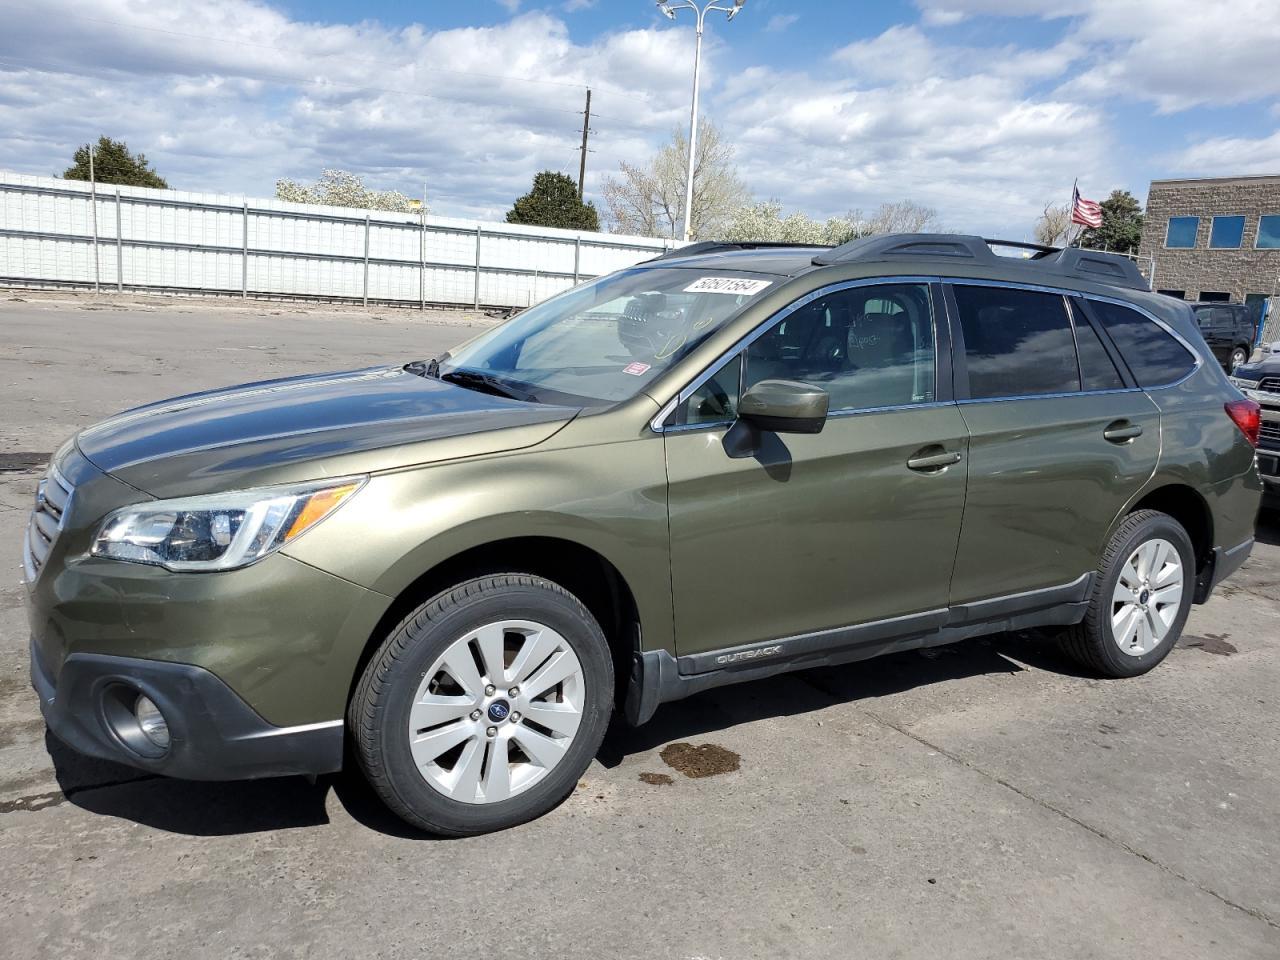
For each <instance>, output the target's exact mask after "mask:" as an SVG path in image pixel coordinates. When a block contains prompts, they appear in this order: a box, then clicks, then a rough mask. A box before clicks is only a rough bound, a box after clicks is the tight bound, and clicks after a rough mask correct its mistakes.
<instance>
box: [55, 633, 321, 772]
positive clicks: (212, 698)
mask: <svg viewBox="0 0 1280 960" xmlns="http://www.w3.org/2000/svg"><path fill="white" fill-rule="evenodd" d="M31 685H32V686H33V687H34V688H35V690H36V693H37V694H38V695H39V697H40V712H41V713H42V714H44V719H45V723H46V724H48V726H49V729H50V730H51V731H52V732H53V734H54V736H56V737H57V738H58V739H59V740H62V741H63V742H64V743H66V744H67V745H68V746H69V747H71V748H72V749H74V750H76V751H78V752H80V753H83V754H87V755H89V756H91V757H100V758H102V759H104V760H113V761H115V762H116V763H122V764H126V765H128V766H131V767H137V768H138V769H141V770H147V771H150V772H152V773H158V774H163V775H165V776H170V777H181V778H184V779H188V780H241V779H249V778H254V777H274V776H285V775H288V774H321V773H331V772H333V771H335V770H338V769H340V768H341V767H342V751H343V742H342V741H343V725H342V721H341V720H333V721H330V722H325V723H313V724H306V725H303V726H296V727H277V726H274V725H272V724H270V723H267V721H265V720H263V719H262V717H261V716H259V715H258V714H257V713H256V712H255V711H254V710H253V708H252V707H250V706H249V705H248V704H247V703H245V702H244V701H243V700H242V699H240V697H239V696H237V695H236V693H235V692H234V691H233V690H232V689H231V688H230V687H228V686H227V685H226V684H225V683H223V682H222V681H221V680H219V679H218V678H217V677H216V676H214V675H213V674H212V673H210V672H209V671H208V670H205V669H203V668H201V667H196V666H192V665H190V664H182V663H166V662H163V661H158V660H142V659H137V658H133V657H114V656H104V655H101V654H91V653H73V654H71V655H70V656H69V657H67V658H66V660H65V661H63V664H62V668H61V670H60V671H59V672H58V675H57V680H56V682H55V680H54V679H53V677H52V676H51V675H50V673H49V671H48V670H47V669H46V667H45V665H44V663H43V662H42V660H41V658H40V652H39V649H38V648H37V646H36V643H35V641H34V640H33V641H32V642H31ZM141 694H145V695H146V696H148V697H150V698H151V700H152V701H153V702H154V703H155V704H156V706H157V707H159V708H160V712H161V713H162V714H163V715H164V717H165V720H166V722H167V723H168V726H169V734H170V739H171V742H170V745H169V747H168V749H167V750H161V749H159V748H157V747H155V746H154V745H153V744H151V743H150V742H149V741H147V740H146V739H145V738H143V737H141V736H140V731H138V730H136V729H135V728H133V727H131V726H130V721H131V715H130V710H131V704H132V703H133V701H134V700H136V699H137V697H138V696H139V695H141Z"/></svg>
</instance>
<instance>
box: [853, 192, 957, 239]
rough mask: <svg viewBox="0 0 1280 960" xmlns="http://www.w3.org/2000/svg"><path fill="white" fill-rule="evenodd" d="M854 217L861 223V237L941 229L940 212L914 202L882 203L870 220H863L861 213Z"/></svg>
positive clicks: (927, 231)
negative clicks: (939, 223)
mask: <svg viewBox="0 0 1280 960" xmlns="http://www.w3.org/2000/svg"><path fill="white" fill-rule="evenodd" d="M854 216H855V218H856V219H857V220H858V221H860V222H859V224H858V234H857V235H858V236H860V237H869V236H875V235H878V234H882V233H937V232H938V231H939V229H940V227H939V225H938V211H937V210H935V209H933V207H926V206H922V205H921V204H918V203H916V202H915V201H914V200H899V201H898V202H896V203H882V204H880V206H879V208H877V210H876V212H875V213H873V214H872V215H871V217H870V219H868V220H862V217H861V214H860V212H855V214H854Z"/></svg>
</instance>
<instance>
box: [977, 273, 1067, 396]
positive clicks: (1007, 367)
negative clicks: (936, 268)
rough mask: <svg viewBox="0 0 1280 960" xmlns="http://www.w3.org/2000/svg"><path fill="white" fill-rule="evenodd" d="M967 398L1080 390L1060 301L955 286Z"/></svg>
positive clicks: (1041, 295)
mask: <svg viewBox="0 0 1280 960" xmlns="http://www.w3.org/2000/svg"><path fill="white" fill-rule="evenodd" d="M952 289H953V290H954V291H955V297H956V305H957V306H958V307H959V308H960V327H961V329H962V330H963V332H964V353H965V361H966V363H967V365H968V368H969V396H970V397H972V398H973V399H974V400H988V399H992V398H995V397H1023V396H1034V395H1036V394H1042V393H1072V392H1075V391H1078V390H1079V389H1080V369H1079V367H1078V366H1077V365H1076V345H1075V338H1074V337H1073V336H1072V335H1071V321H1070V320H1069V319H1068V318H1067V311H1066V309H1065V307H1064V306H1063V302H1062V297H1060V296H1057V295H1055V294H1048V293H1034V292H1031V291H1027V290H1011V289H1007V288H1004V287H973V286H968V285H962V284H957V285H956V286H954V287H953V288H952Z"/></svg>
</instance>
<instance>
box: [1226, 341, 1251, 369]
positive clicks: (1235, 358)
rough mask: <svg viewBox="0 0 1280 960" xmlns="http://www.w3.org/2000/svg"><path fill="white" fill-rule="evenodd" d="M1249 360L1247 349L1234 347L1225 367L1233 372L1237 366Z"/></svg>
mask: <svg viewBox="0 0 1280 960" xmlns="http://www.w3.org/2000/svg"><path fill="white" fill-rule="evenodd" d="M1248 362H1249V351H1248V350H1246V349H1245V348H1244V347H1236V348H1235V349H1234V350H1232V351H1231V358H1230V359H1229V360H1228V361H1227V369H1228V370H1229V371H1231V372H1234V371H1235V369H1236V367H1239V366H1241V365H1243V364H1245V363H1248Z"/></svg>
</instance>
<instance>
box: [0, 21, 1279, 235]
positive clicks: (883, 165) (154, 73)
mask: <svg viewBox="0 0 1280 960" xmlns="http://www.w3.org/2000/svg"><path fill="white" fill-rule="evenodd" d="M586 2H587V0H559V3H558V4H557V5H556V9H557V10H559V11H563V10H565V9H567V8H568V7H574V6H582V5H584V4H585V3H586ZM1223 2H1224V3H1231V4H1234V5H1235V6H1236V12H1237V14H1248V15H1251V16H1254V21H1248V18H1247V17H1244V18H1243V19H1244V21H1246V23H1247V25H1248V26H1249V27H1250V29H1249V30H1248V31H1246V32H1250V33H1255V34H1260V35H1261V34H1265V31H1264V30H1263V29H1262V27H1264V26H1265V25H1266V23H1267V22H1269V17H1270V14H1269V13H1268V11H1269V10H1270V9H1271V7H1270V5H1267V6H1266V7H1265V8H1264V6H1263V5H1262V4H1261V3H1253V4H1252V6H1250V5H1249V3H1248V0H1223ZM1154 3H1156V0H1128V2H1126V3H1123V4H1121V3H1115V4H1114V7H1115V10H1112V9H1110V7H1108V6H1107V5H1106V4H1105V3H1104V2H1103V0H1061V2H1054V3H1050V2H1048V0H1027V2H1026V3H1024V4H1021V5H1019V6H1018V7H1017V8H1016V9H1017V10H1019V11H1022V10H1026V11H1027V12H1028V14H1029V15H1031V16H1043V17H1053V16H1055V15H1056V13H1057V12H1059V11H1065V12H1066V13H1068V14H1069V15H1070V16H1071V17H1072V18H1073V19H1071V20H1062V21H1059V20H1056V19H1055V20H1054V23H1059V22H1060V23H1061V29H1060V30H1059V31H1057V32H1058V39H1057V41H1056V42H1053V43H1052V44H1051V45H1049V46H1045V47H1043V48H1034V49H1033V48H1027V47H1018V46H1014V45H1011V44H1003V45H991V46H985V47H982V46H965V45H961V44H958V43H948V42H946V38H948V37H950V36H952V33H953V32H952V31H947V30H945V29H931V28H928V27H927V26H922V25H900V26H896V27H892V28H890V29H888V30H885V31H884V32H882V33H881V34H879V35H878V36H875V37H871V38H869V39H864V40H858V41H856V42H853V43H850V44H848V45H846V46H844V47H843V48H841V49H839V50H838V51H835V52H834V53H833V54H831V55H830V56H826V57H819V56H815V57H813V58H812V59H811V60H810V61H809V62H807V63H806V64H805V65H804V66H803V67H802V68H798V69H796V70H794V71H783V70H778V69H773V68H769V67H763V66H754V67H753V66H750V65H747V66H741V65H738V66H736V68H735V70H734V71H733V74H732V83H728V82H726V79H727V77H728V74H727V72H726V71H725V70H724V69H723V68H724V64H725V58H726V56H727V55H728V51H729V48H728V47H726V46H724V45H723V44H724V43H725V42H727V41H723V40H721V39H719V36H718V34H716V33H712V34H710V35H709V36H708V42H707V47H706V59H705V61H704V67H705V73H704V84H705V86H704V94H705V101H704V103H705V109H706V110H707V113H708V114H709V115H710V116H711V117H712V118H713V119H715V120H716V121H717V122H719V123H720V124H721V126H722V127H723V128H724V129H725V132H726V134H727V136H728V137H729V138H730V139H731V140H732V141H733V142H735V143H736V144H737V147H738V157H739V161H740V166H741V173H742V175H743V177H744V179H745V180H746V181H747V183H748V184H749V185H750V186H751V188H752V189H753V191H754V192H755V194H756V195H757V196H759V197H777V198H778V199H779V200H781V201H782V202H783V203H784V205H785V206H786V207H787V208H788V209H793V208H799V209H803V210H805V211H806V212H808V213H810V214H812V215H815V216H827V215H831V214H838V213H842V212H844V211H846V210H848V209H850V208H861V209H863V210H866V211H870V210H872V209H874V208H875V207H876V206H877V205H878V204H879V203H881V202H884V201H893V200H900V199H903V198H908V197H909V198H912V199H915V200H917V201H919V202H922V203H926V204H929V205H931V206H934V207H936V208H937V209H938V210H939V211H940V213H941V216H942V219H943V221H944V222H945V223H946V224H947V225H948V226H950V227H954V228H957V229H965V230H976V231H982V232H991V233H1000V234H1004V235H1006V236H1009V237H1010V238H1012V239H1018V238H1020V237H1023V236H1025V235H1026V234H1027V233H1028V232H1029V231H1030V228H1031V225H1032V223H1033V222H1034V220H1035V217H1036V216H1037V215H1038V214H1039V212H1040V211H1041V210H1042V209H1043V207H1044V204H1045V203H1046V202H1048V201H1050V200H1056V199H1059V198H1060V197H1061V196H1063V195H1064V194H1068V193H1069V192H1070V184H1071V181H1072V179H1073V178H1074V177H1075V176H1076V175H1077V174H1080V175H1088V176H1089V178H1090V181H1091V182H1095V183H1102V184H1116V185H1121V186H1123V185H1127V184H1125V183H1124V181H1123V179H1121V178H1122V176H1123V170H1122V169H1121V166H1120V165H1121V164H1122V163H1123V158H1122V157H1118V156H1117V155H1116V151H1115V137H1114V136H1113V134H1112V131H1111V130H1110V128H1109V124H1110V123H1112V122H1113V120H1112V119H1111V117H1110V116H1109V111H1108V110H1107V105H1108V104H1107V98H1109V97H1111V96H1116V97H1125V98H1145V97H1152V98H1154V96H1155V94H1156V93H1158V92H1160V91H1164V92H1163V94H1162V95H1164V96H1168V97H1175V98H1182V99H1181V100H1178V102H1182V101H1183V100H1186V99H1187V98H1189V97H1196V96H1198V97H1201V98H1217V99H1218V100H1220V101H1223V100H1230V99H1239V98H1241V97H1242V96H1243V95H1245V94H1247V95H1249V96H1253V95H1255V93H1253V92H1251V91H1259V90H1261V91H1266V90H1270V89H1272V88H1273V87H1274V88H1277V89H1280V71H1276V70H1274V69H1268V70H1261V69H1259V68H1258V67H1256V66H1251V67H1249V70H1248V72H1247V73H1245V74H1242V73H1240V69H1241V68H1240V67H1239V63H1240V62H1242V58H1243V62H1245V63H1247V64H1253V63H1254V60H1252V59H1250V58H1251V57H1253V56H1254V54H1253V53H1252V51H1253V50H1254V48H1255V46H1256V44H1255V42H1254V41H1253V40H1252V39H1248V38H1238V39H1237V41H1235V42H1236V43H1237V46H1236V47H1233V48H1231V50H1230V51H1229V55H1222V54H1220V53H1219V51H1217V50H1215V51H1214V56H1212V57H1206V56H1205V55H1204V50H1200V51H1197V52H1195V53H1194V55H1193V54H1192V53H1191V52H1187V51H1186V50H1185V43H1184V46H1183V47H1179V48H1178V49H1179V50H1181V51H1183V52H1182V53H1181V54H1180V56H1181V57H1182V62H1183V63H1184V64H1185V66H1186V71H1187V72H1188V73H1189V74H1193V73H1194V72H1195V71H1204V70H1206V69H1209V68H1208V67H1205V66H1204V64H1203V61H1206V60H1208V61H1214V64H1213V67H1212V70H1213V71H1218V72H1220V74H1221V78H1229V77H1230V76H1231V75H1232V74H1234V75H1235V80H1234V82H1233V84H1232V83H1228V82H1227V79H1221V78H1220V79H1221V84H1220V85H1219V86H1215V82H1217V81H1213V78H1212V77H1209V78H1206V77H1205V76H1204V75H1201V76H1199V78H1198V79H1196V78H1192V79H1187V78H1183V77H1172V78H1171V79H1167V80H1160V83H1161V84H1163V86H1159V87H1156V86H1150V87H1149V86H1145V85H1144V84H1146V83H1152V84H1154V83H1156V81H1157V79H1158V78H1159V77H1160V76H1161V74H1160V73H1159V71H1158V70H1156V69H1155V65H1158V64H1159V63H1160V62H1162V61H1161V60H1160V57H1158V56H1157V54H1159V53H1160V51H1159V50H1149V49H1147V44H1146V39H1147V36H1148V33H1150V34H1151V35H1152V36H1154V37H1159V38H1162V39H1161V42H1163V43H1166V44H1170V45H1172V44H1173V43H1174V41H1175V40H1178V38H1181V37H1182V33H1181V32H1179V30H1178V28H1177V27H1176V24H1175V25H1171V26H1166V25H1164V24H1157V23H1154V22H1153V19H1154V20H1159V19H1160V18H1159V17H1154V18H1153V14H1152V8H1151V6H1150V5H1151V4H1154ZM1188 6H1190V5H1188ZM921 8H922V11H923V17H924V19H925V20H927V21H929V22H933V23H939V22H946V21H948V20H951V21H954V20H955V18H957V17H965V16H971V15H972V16H976V15H983V14H986V13H991V12H993V10H994V11H995V12H1007V11H1008V9H1009V8H1010V5H1009V4H1008V3H997V2H996V0H945V2H944V0H936V2H935V0H921ZM997 8H999V9H997ZM1120 8H1124V9H1123V11H1122V10H1120ZM1276 8H1277V9H1280V3H1277V4H1276ZM83 9H84V8H83V7H82V5H80V4H77V3H75V2H74V0H48V2H46V3H44V4H42V5H40V6H39V7H37V6H36V5H31V4H28V5H18V6H16V7H15V8H13V9H12V10H10V11H9V12H7V13H6V17H7V20H6V29H5V30H4V31H0V157H3V158H4V161H3V163H4V165H5V166H10V167H15V168H17V169H20V170H24V171H29V172H36V173H53V172H58V171H60V170H61V169H62V168H63V167H65V166H66V165H67V164H68V163H69V162H70V156H71V152H72V150H73V149H74V147H75V145H77V144H79V143H83V142H85V141H87V140H89V139H91V138H93V137H96V136H97V135H98V134H100V133H105V134H108V135H111V136H115V137H121V138H123V139H125V140H127V141H128V142H129V144H130V146H131V147H133V148H134V149H141V150H143V151H145V152H146V153H147V155H148V156H149V157H150V158H151V159H152V161H153V162H154V163H155V164H156V166H157V168H158V169H159V170H160V172H161V173H162V174H164V175H165V176H167V177H168V178H169V179H170V181H171V182H172V183H173V185H174V186H178V187H182V188H187V189H195V190H222V191H226V192H231V193H241V192H245V193H249V194H250V195H260V194H263V193H270V191H271V190H272V188H273V184H274V181H275V179H276V178H278V177H294V178H304V179H310V178H312V177H314V176H316V175H317V174H318V173H319V171H320V170H321V168H323V167H326V166H331V167H342V168H346V169H351V170H354V171H356V172H359V173H362V174H363V175H364V176H365V177H366V179H367V180H368V181H369V183H370V185H371V186H374V187H377V188H380V189H389V188H394V189H400V190H403V191H404V192H406V193H410V194H413V195H417V194H418V193H419V192H420V190H421V188H422V187H421V185H422V183H423V182H424V181H425V182H426V184H427V189H428V191H429V194H430V197H431V203H432V208H433V209H434V210H435V211H436V212H438V213H442V214H452V215H458V216H486V217H495V216H497V217H500V216H502V215H503V214H504V213H505V211H506V209H507V208H508V206H509V204H510V202H511V200H512V199H513V198H514V197H516V196H518V195H520V194H521V193H523V192H524V191H525V190H527V188H528V184H529V181H530V179H531V177H532V175H533V174H534V173H535V172H536V171H538V170H541V169H546V168H550V169H555V170H563V171H565V172H570V173H572V174H575V175H576V171H577V160H578V153H577V148H578V142H579V131H580V129H581V126H580V125H581V115H580V111H581V110H582V100H583V94H584V87H585V86H586V85H588V84H590V86H591V88H592V90H593V91H594V99H593V104H592V108H593V122H592V127H593V130H594V136H593V139H592V142H591V146H592V149H593V151H595V152H593V153H592V154H591V155H590V159H589V161H588V165H589V166H588V179H587V191H588V194H589V195H590V194H592V193H593V192H596V191H597V190H598V187H599V184H600V181H601V178H602V177H603V176H604V175H605V174H607V173H608V172H611V171H613V170H616V169H617V165H618V162H619V161H620V160H622V159H626V160H631V161H635V160H641V159H643V158H645V157H647V156H648V155H650V154H651V153H652V152H653V150H654V149H655V148H656V147H657V146H658V145H659V144H660V142H661V141H662V140H663V139H665V137H666V136H667V135H669V133H670V131H671V130H672V129H673V128H675V127H677V126H683V125H684V124H685V123H687V116H688V114H687V110H688V83H689V69H690V61H691V59H692V50H691V45H692V31H691V30H689V29H688V28H687V24H686V25H685V27H684V28H683V29H682V28H678V27H669V26H667V25H666V22H665V21H661V22H660V23H659V22H658V20H657V19H656V18H655V21H654V23H655V26H653V27H652V28H650V29H636V30H626V29H621V30H616V31H613V32H608V33H604V34H601V35H599V36H597V37H596V38H595V39H593V40H591V41H589V42H580V41H575V39H574V38H573V37H572V36H571V34H570V31H569V28H568V26H567V25H566V24H565V22H564V20H563V19H562V16H563V14H552V13H547V12H545V11H537V10H534V11H529V12H525V13H523V14H519V15H517V16H514V17H513V18H512V19H510V20H508V21H506V22H503V23H500V24H498V25H496V26H488V27H473V28H460V29H452V30H441V31H429V30H426V29H424V28H422V27H417V26H415V27H409V28H405V29H391V28H387V27H384V26H381V25H379V24H376V23H371V22H363V23H355V24H337V25H325V24H313V23H305V22H301V21H298V20H294V19H291V18H290V17H289V16H288V15H286V14H285V13H283V12H281V11H280V10H279V9H277V8H274V7H271V6H267V5H266V4H265V3H263V2H260V0H222V2H220V3H218V4H208V3H204V4H200V3H197V2H195V0H170V2H169V3H168V4H166V5H164V6H160V7H155V8H150V7H148V8H147V9H145V10H143V9H142V8H141V7H139V6H138V5H137V4H136V2H135V0H101V2H100V3H99V4H98V5H97V6H95V7H94V8H93V11H92V14H91V15H86V14H84V13H83V12H82V10H83ZM1177 9H1178V10H1179V11H1180V10H1183V9H1184V7H1182V6H1179V7H1178V8H1177ZM1135 10H1137V11H1139V13H1141V14H1142V16H1144V17H1146V18H1147V19H1146V21H1145V23H1146V27H1144V28H1142V29H1139V26H1140V25H1139V24H1137V23H1135V22H1133V21H1135V20H1140V19H1142V17H1140V16H1137V15H1136V14H1134V12H1133V11H1135ZM778 16H779V17H785V16H790V14H784V13H780V14H778ZM939 17H941V20H939V19H938V18H939ZM930 18H933V19H932V20H930ZM1164 18H1165V19H1170V14H1169V10H1168V9H1166V10H1165V13H1164ZM1173 19H1174V20H1177V19H1178V17H1174V18H1173ZM1202 19H1203V17H1202V15H1201V13H1200V12H1198V10H1197V11H1193V12H1192V13H1189V14H1187V15H1186V16H1185V17H1182V20H1181V22H1184V23H1186V24H1188V25H1189V26H1187V27H1185V28H1184V29H1185V30H1186V31H1192V30H1194V29H1199V28H1200V27H1199V26H1198V25H1200V24H1201V21H1202ZM1237 19H1238V20H1240V19H1241V17H1239V16H1238V17H1237ZM767 23H768V22H766V26H767ZM1255 27H1256V28H1257V29H1252V28H1255ZM1148 28H1149V29H1148ZM1203 29H1204V32H1205V35H1206V36H1208V37H1211V38H1213V37H1218V36H1219V33H1215V32H1213V31H1212V30H1210V28H1209V26H1207V25H1205V26H1204V28H1203ZM964 35H965V36H970V34H969V33H965V34H964ZM971 42H980V41H971ZM1179 42H1183V41H1182V40H1179ZM1214 42H1217V41H1216V40H1215V41H1214ZM1278 47H1280V44H1276V43H1274V41H1273V42H1272V46H1271V47H1270V49H1272V50H1274V49H1276V48H1278ZM1205 49H1213V48H1212V47H1208V46H1207V47H1205ZM1107 52H1109V54H1108V55H1109V56H1111V58H1112V59H1111V60H1108V59H1106V57H1103V53H1107ZM1120 53H1123V54H1124V56H1121V55H1120ZM1130 55H1132V56H1130ZM1233 59H1234V64H1233ZM1112 61H1114V62H1112ZM1177 63H1178V59H1177V57H1174V59H1173V60H1172V61H1171V65H1170V67H1169V69H1170V70H1173V69H1174V67H1176V66H1177ZM1215 76H1217V73H1215ZM1144 78H1146V79H1144ZM1242 78H1243V79H1242ZM1099 85H1101V88H1099ZM1055 88H1056V89H1055ZM1108 88H1110V89H1111V92H1110V93H1108V92H1107V90H1108ZM1242 91H1243V93H1242ZM1274 140H1275V138H1265V139H1264V140H1261V141H1255V142H1252V143H1251V144H1239V143H1236V142H1233V141H1207V142H1206V143H1204V144H1200V145H1197V146H1196V147H1194V148H1192V149H1190V150H1188V151H1187V152H1186V154H1185V155H1184V156H1182V157H1181V158H1179V160H1178V162H1180V163H1185V165H1187V166H1188V167H1191V166H1196V167H1198V166H1206V167H1208V166H1212V165H1213V164H1214V163H1215V162H1217V161H1215V159H1214V158H1215V157H1225V158H1228V159H1229V158H1230V157H1231V151H1233V150H1239V149H1249V150H1252V151H1254V153H1255V154H1257V155H1258V156H1259V157H1264V158H1274V157H1275V156H1276V149H1273V148H1276V144H1275V143H1274V142H1273V141H1274ZM1277 149H1280V148H1277ZM1236 159H1237V161H1239V160H1240V155H1237V157H1236ZM1258 163H1259V164H1262V163H1269V164H1271V166H1272V168H1274V167H1275V166H1276V165H1277V163H1276V161H1275V159H1266V160H1259V161H1258ZM1235 166H1236V168H1237V169H1238V168H1239V166H1240V163H1239V162H1237V163H1236V164H1235ZM1130 186H1133V185H1130Z"/></svg>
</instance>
